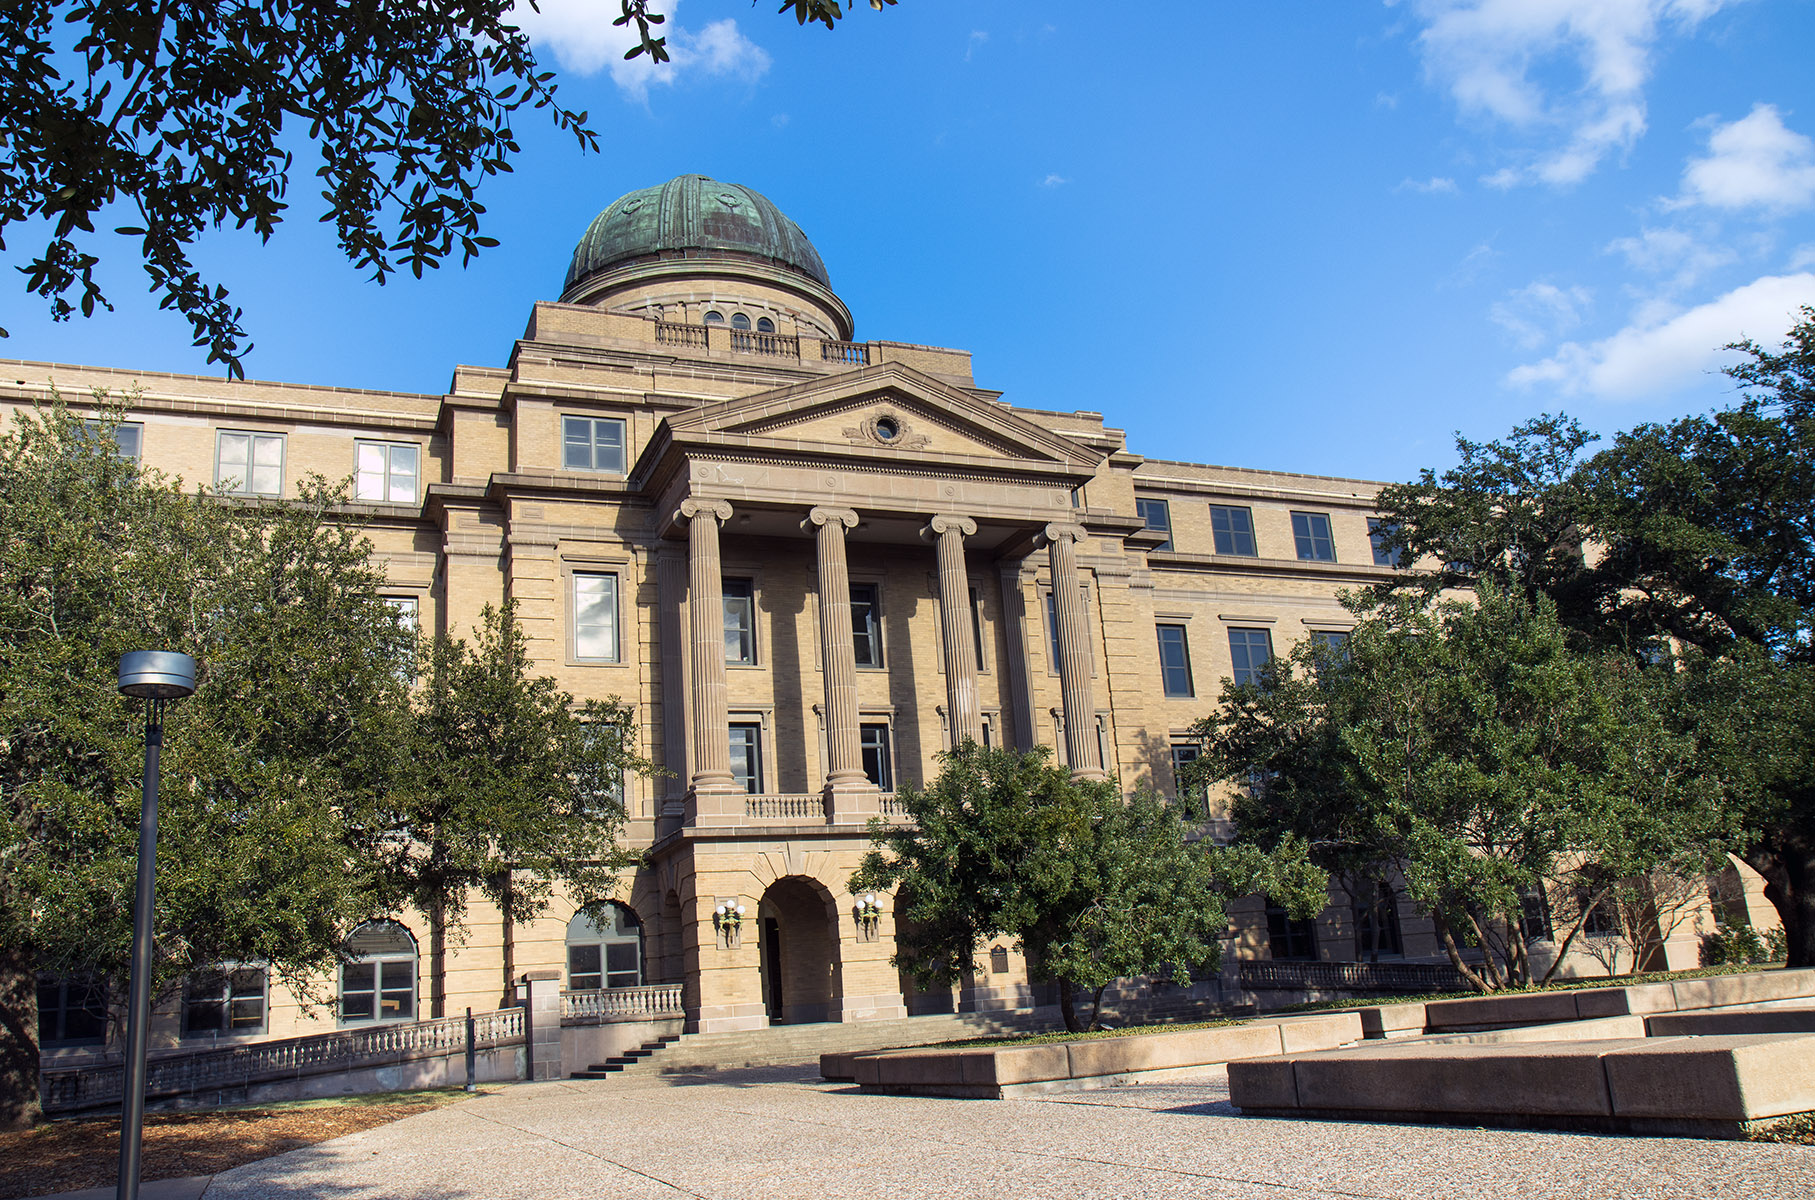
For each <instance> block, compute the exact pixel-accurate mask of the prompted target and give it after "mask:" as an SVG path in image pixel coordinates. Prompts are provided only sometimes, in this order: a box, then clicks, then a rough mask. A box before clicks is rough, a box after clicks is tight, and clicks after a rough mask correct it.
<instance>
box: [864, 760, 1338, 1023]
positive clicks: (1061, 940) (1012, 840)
mask: <svg viewBox="0 0 1815 1200" xmlns="http://www.w3.org/2000/svg"><path fill="white" fill-rule="evenodd" d="M900 799H901V801H902V803H903V805H904V807H905V808H906V810H907V813H908V815H909V816H910V817H911V818H912V820H913V823H912V824H911V825H908V826H889V825H883V824H881V823H880V822H878V823H876V824H874V825H873V826H872V828H871V839H872V843H873V845H872V849H871V850H870V852H869V853H868V854H867V855H866V856H865V858H864V861H863V863H862V865H861V866H860V867H859V869H858V871H857V872H856V873H855V874H854V875H853V876H852V877H851V882H850V889H851V891H852V892H853V893H859V892H867V891H881V892H890V891H894V892H897V894H898V908H897V912H898V914H899V916H900V917H901V918H905V920H903V921H902V922H901V924H900V925H899V926H898V929H897V933H896V944H897V947H898V952H897V954H896V959H895V961H896V964H897V965H898V966H901V967H904V968H905V969H907V970H908V971H910V972H911V973H912V974H913V976H914V977H915V979H916V980H917V981H918V982H920V983H921V984H922V985H923V986H925V985H938V986H947V987H949V986H951V985H952V984H953V983H955V982H957V981H958V980H960V979H962V978H964V977H965V976H966V975H968V974H969V973H970V972H971V970H972V969H973V964H974V961H975V958H976V955H977V953H978V952H979V951H980V950H981V949H982V948H983V946H984V945H985V943H987V942H988V941H989V940H991V939H993V938H997V937H1011V938H1014V939H1015V940H1016V942H1017V944H1018V945H1019V946H1020V947H1021V949H1022V950H1023V951H1024V952H1025V953H1026V955H1027V956H1028V960H1029V962H1030V963H1032V964H1034V966H1035V967H1036V969H1038V970H1040V971H1043V972H1044V973H1045V974H1046V975H1047V976H1048V977H1050V978H1052V979H1054V980H1056V981H1057V982H1058V985H1059V1003H1060V1007H1061V1009H1062V1011H1063V1012H1064V1014H1065V1021H1066V1025H1067V1027H1068V1028H1071V1029H1074V1030H1075V1029H1080V1028H1084V1027H1086V1026H1088V1025H1090V1024H1093V1023H1094V1022H1095V1020H1096V1016H1097V1012H1096V1009H1097V1007H1098V1006H1099V1005H1100V1003H1101V999H1102V994H1103V991H1104V989H1105V988H1106V987H1107V986H1108V985H1109V984H1110V983H1112V982H1114V981H1115V980H1116V979H1118V978H1125V977H1129V976H1136V975H1149V974H1151V975H1160V976H1164V977H1167V978H1169V979H1171V980H1173V981H1175V982H1179V983H1186V982H1189V981H1190V978H1191V972H1193V971H1196V970H1200V969H1209V970H1215V969H1216V967H1217V964H1218V962H1219V961H1220V958H1221V947H1220V940H1221V939H1222V938H1223V937H1224V936H1226V934H1227V930H1228V916H1227V912H1226V908H1225V901H1226V899H1227V898H1229V897H1231V896H1238V895H1244V894H1247V893H1248V892H1251V891H1255V890H1257V889H1259V888H1262V887H1271V889H1272V890H1274V891H1276V892H1279V893H1281V894H1284V895H1287V896H1289V897H1290V898H1291V899H1292V900H1293V901H1294V903H1295V905H1296V907H1297V909H1298V910H1300V911H1313V912H1314V911H1315V910H1316V909H1317V908H1319V907H1321V905H1322V894H1323V885H1324V879H1323V876H1322V874H1321V873H1320V872H1317V871H1315V870H1313V869H1311V868H1309V866H1308V864H1306V862H1305V860H1304V858H1303V856H1302V854H1296V855H1294V854H1290V853H1288V854H1287V855H1285V856H1283V857H1282V858H1281V860H1280V861H1279V862H1277V863H1276V862H1274V861H1273V860H1270V859H1267V858H1265V857H1264V856H1261V855H1258V854H1256V853H1254V852H1253V851H1251V850H1244V851H1239V852H1220V851H1216V850H1213V849H1212V848H1211V847H1210V846H1209V845H1208V844H1207V843H1202V842H1194V841H1192V840H1191V839H1190V837H1189V836H1188V832H1187V828H1186V826H1185V824H1184V823H1183V821H1182V820H1181V819H1180V816H1179V813H1178V811H1177V810H1176V809H1174V808H1172V807H1170V806H1168V805H1166V804H1165V803H1164V802H1163V801H1162V800H1161V799H1160V798H1159V797H1158V796H1156V795H1155V794H1153V793H1152V792H1141V793H1137V794H1136V795H1135V796H1133V797H1132V798H1128V799H1124V798H1123V797H1122V796H1121V794H1120V793H1118V792H1117V790H1116V788H1115V786H1114V785H1113V784H1110V783H1104V782H1091V781H1084V780H1076V779H1073V778H1072V777H1071V773H1070V772H1069V771H1067V770H1065V769H1064V768H1063V767H1059V766H1056V765H1054V764H1053V763H1052V762H1051V761H1050V758H1049V754H1048V752H1047V751H1046V750H1044V749H1037V750H1033V751H1030V752H1027V753H1024V754H1023V753H1016V752H1014V751H1009V750H992V749H984V748H982V747H979V746H977V745H976V744H975V743H972V742H966V743H965V744H964V745H963V746H961V747H960V748H958V749H957V750H954V751H952V752H951V753H949V754H947V755H945V756H944V758H943V765H942V768H941V770H940V772H939V775H938V777H937V778H936V779H935V780H934V781H933V783H932V784H931V786H929V787H928V788H926V789H925V790H924V791H922V790H920V789H917V788H904V789H903V790H902V791H901V793H900ZM1079 988H1082V989H1084V990H1087V991H1089V992H1091V993H1093V1004H1092V1012H1091V1014H1090V1016H1089V1018H1087V1019H1086V1018H1080V1017H1079V1016H1078V1014H1077V1013H1076V1012H1075V1011H1074V1008H1073V1002H1072V996H1073V992H1074V990H1075V989H1079Z"/></svg>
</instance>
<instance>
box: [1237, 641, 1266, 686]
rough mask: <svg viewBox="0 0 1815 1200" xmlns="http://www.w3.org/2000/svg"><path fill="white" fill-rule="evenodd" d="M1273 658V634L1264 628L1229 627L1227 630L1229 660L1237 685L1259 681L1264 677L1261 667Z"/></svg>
mask: <svg viewBox="0 0 1815 1200" xmlns="http://www.w3.org/2000/svg"><path fill="white" fill-rule="evenodd" d="M1272 658H1273V635H1272V633H1270V632H1268V631H1267V630H1265V629H1231V630H1230V631H1229V660H1230V662H1231V664H1232V665H1233V666H1234V668H1235V675H1234V678H1235V682H1236V684H1237V686H1239V685H1241V684H1244V683H1260V682H1262V681H1263V680H1264V678H1265V673H1264V671H1263V668H1265V667H1266V665H1267V663H1268V662H1270V661H1272Z"/></svg>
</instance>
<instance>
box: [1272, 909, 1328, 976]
mask: <svg viewBox="0 0 1815 1200" xmlns="http://www.w3.org/2000/svg"><path fill="white" fill-rule="evenodd" d="M1267 943H1268V948H1269V950H1270V951H1271V953H1272V955H1273V957H1274V958H1276V959H1292V960H1297V961H1301V962H1314V961H1316V958H1317V922H1315V921H1297V920H1294V919H1293V918H1292V915H1291V914H1290V913H1288V912H1287V911H1286V910H1285V907H1284V906H1283V905H1281V904H1279V903H1277V902H1276V901H1274V899H1273V898H1272V897H1271V896H1269V897H1267Z"/></svg>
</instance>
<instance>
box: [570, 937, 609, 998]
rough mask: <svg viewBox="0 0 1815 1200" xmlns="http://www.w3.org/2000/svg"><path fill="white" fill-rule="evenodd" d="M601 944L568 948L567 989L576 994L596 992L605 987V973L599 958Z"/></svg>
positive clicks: (595, 943) (594, 943)
mask: <svg viewBox="0 0 1815 1200" xmlns="http://www.w3.org/2000/svg"><path fill="white" fill-rule="evenodd" d="M599 950H600V946H599V943H597V942H593V943H592V944H591V945H583V946H569V947H568V948H567V988H568V990H569V991H574V992H596V991H598V990H599V989H600V988H601V987H604V986H605V972H604V971H603V969H602V966H603V964H602V963H601V961H600V958H599Z"/></svg>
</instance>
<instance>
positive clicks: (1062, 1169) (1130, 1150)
mask: <svg viewBox="0 0 1815 1200" xmlns="http://www.w3.org/2000/svg"><path fill="white" fill-rule="evenodd" d="M1716 1181H1717V1182H1718V1190H1719V1193H1720V1195H1721V1196H1722V1198H1723V1200H1767V1198H1768V1200H1780V1198H1781V1197H1785V1196H1793V1195H1815V1148H1811V1147H1807V1146H1785V1145H1769V1144H1763V1143H1748V1142H1715V1141H1693V1140H1686V1139H1664V1138H1632V1137H1598V1136H1589V1135H1582V1134H1563V1133H1545V1132H1533V1131H1523V1130H1504V1129H1499V1130H1479V1129H1455V1128H1439V1127H1429V1126H1415V1125H1369V1124H1361V1123H1328V1122H1314V1121H1290V1120H1269V1119H1262V1118H1252V1117H1243V1116H1241V1115H1239V1114H1238V1113H1236V1112H1235V1110H1234V1109H1233V1108H1231V1107H1230V1105H1229V1103H1228V1088H1227V1084H1226V1081H1225V1079H1224V1078H1223V1076H1222V1073H1221V1071H1220V1070H1217V1069H1213V1070H1212V1071H1210V1072H1208V1073H1207V1074H1206V1076H1205V1077H1204V1078H1202V1079H1201V1080H1192V1081H1177V1082H1169V1083H1165V1084H1155V1085H1143V1086H1135V1087H1125V1088H1112V1089H1105V1090H1103V1091H1095V1092H1073V1093H1063V1094H1059V1095H1055V1096H1052V1097H1049V1098H1042V1099H1025V1100H1000V1101H986V1100H944V1099H935V1098H929V1097H898V1096H866V1095H862V1094H859V1093H857V1092H856V1091H855V1090H854V1089H852V1088H850V1087H848V1086H846V1085H842V1084H828V1083H824V1082H821V1081H820V1080H819V1079H818V1078H817V1075H816V1074H813V1073H812V1068H809V1067H792V1068H767V1069H750V1070H745V1071H724V1072H718V1073H716V1074H709V1075H696V1076H662V1077H655V1078H645V1079H631V1080H626V1079H613V1080H600V1081H596V1082H594V1081H567V1082H559V1083H539V1084H523V1085H518V1086H515V1087H511V1088H507V1089H504V1090H503V1091H501V1092H499V1093H497V1094H495V1095H490V1096H482V1097H479V1098H476V1099H474V1100H470V1101H465V1102H463V1103H459V1104H454V1105H450V1106H448V1107H445V1108H441V1109H437V1110H435V1111H433V1112H428V1113H423V1114H421V1115H419V1116H415V1117H410V1118H407V1119H405V1120H402V1121H398V1122H396V1123H394V1124H391V1125H384V1126H379V1127H376V1128H373V1129H368V1130H365V1131H363V1132H360V1133H355V1134H351V1135H349V1136H347V1137H343V1138H339V1139H336V1140H334V1141H329V1142H321V1143H318V1144H316V1145H314V1146H308V1147H304V1148H301V1149H297V1150H293V1151H290V1152H288V1153H286V1154H282V1155H279V1156H277V1157H275V1158H269V1159H265V1160H263V1161H261V1162H257V1163H250V1164H248V1165H246V1166H243V1167H237V1168H234V1169H233V1170H230V1171H224V1172H222V1173H221V1174H219V1175H216V1176H214V1178H213V1179H212V1181H208V1182H207V1183H206V1186H205V1189H203V1190H201V1191H200V1192H199V1193H198V1191H197V1190H195V1184H196V1183H197V1182H200V1181H196V1180H189V1181H181V1182H184V1183H187V1184H188V1185H189V1190H187V1191H177V1192H173V1193H171V1197H175V1196H181V1197H184V1198H185V1200H188V1198H189V1197H195V1196H198V1195H199V1196H200V1197H201V1200H328V1198H329V1197H332V1198H334V1200H414V1198H417V1197H420V1198H423V1200H429V1198H431V1197H432V1198H433V1200H468V1198H471V1200H505V1198H515V1197H522V1198H524V1200H562V1198H567V1197H571V1198H573V1200H581V1198H585V1200H596V1198H599V1197H609V1198H611V1200H646V1198H647V1200H655V1198H658V1197H659V1198H661V1200H673V1198H674V1197H677V1196H692V1197H702V1198H704V1197H709V1198H711V1200H763V1198H767V1197H778V1198H780V1197H789V1198H791V1197H800V1198H803V1200H877V1197H887V1198H890V1200H910V1198H913V1197H934V1196H937V1197H976V1198H977V1200H1030V1198H1042V1197H1052V1198H1054V1200H1059V1198H1063V1200H1080V1198H1084V1197H1092V1198H1094V1197H1106V1196H1117V1197H1149V1196H1152V1197H1159V1196H1165V1197H1198V1196H1206V1197H1219V1198H1229V1200H1263V1198H1264V1200H1281V1198H1282V1197H1292V1196H1308V1197H1327V1198H1330V1200H1335V1198H1337V1197H1341V1198H1343V1200H1354V1198H1355V1197H1357V1196H1364V1197H1368V1198H1370V1200H1376V1198H1379V1200H1437V1198H1439V1197H1444V1198H1447V1197H1455V1196H1518V1197H1520V1198H1521V1200H1528V1198H1534V1197H1570V1198H1572V1200H1574V1198H1581V1200H1588V1198H1590V1197H1592V1198H1594V1200H1604V1198H1610V1197H1634V1198H1638V1197H1646V1198H1651V1197H1684V1198H1689V1197H1694V1198H1696V1200H1701V1198H1702V1197H1705V1196H1707V1195H1709V1194H1710V1191H1709V1189H1710V1185H1711V1183H1714V1182H1716ZM173 1182H174V1181H173ZM99 1194H100V1195H103V1196H105V1195H111V1193H109V1192H102V1193H99ZM144 1195H145V1196H146V1200H154V1198H155V1200H171V1198H170V1197H166V1196H162V1195H159V1194H158V1193H155V1192H153V1191H152V1190H151V1189H150V1188H149V1187H148V1188H147V1189H146V1191H145V1193H144Z"/></svg>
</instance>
